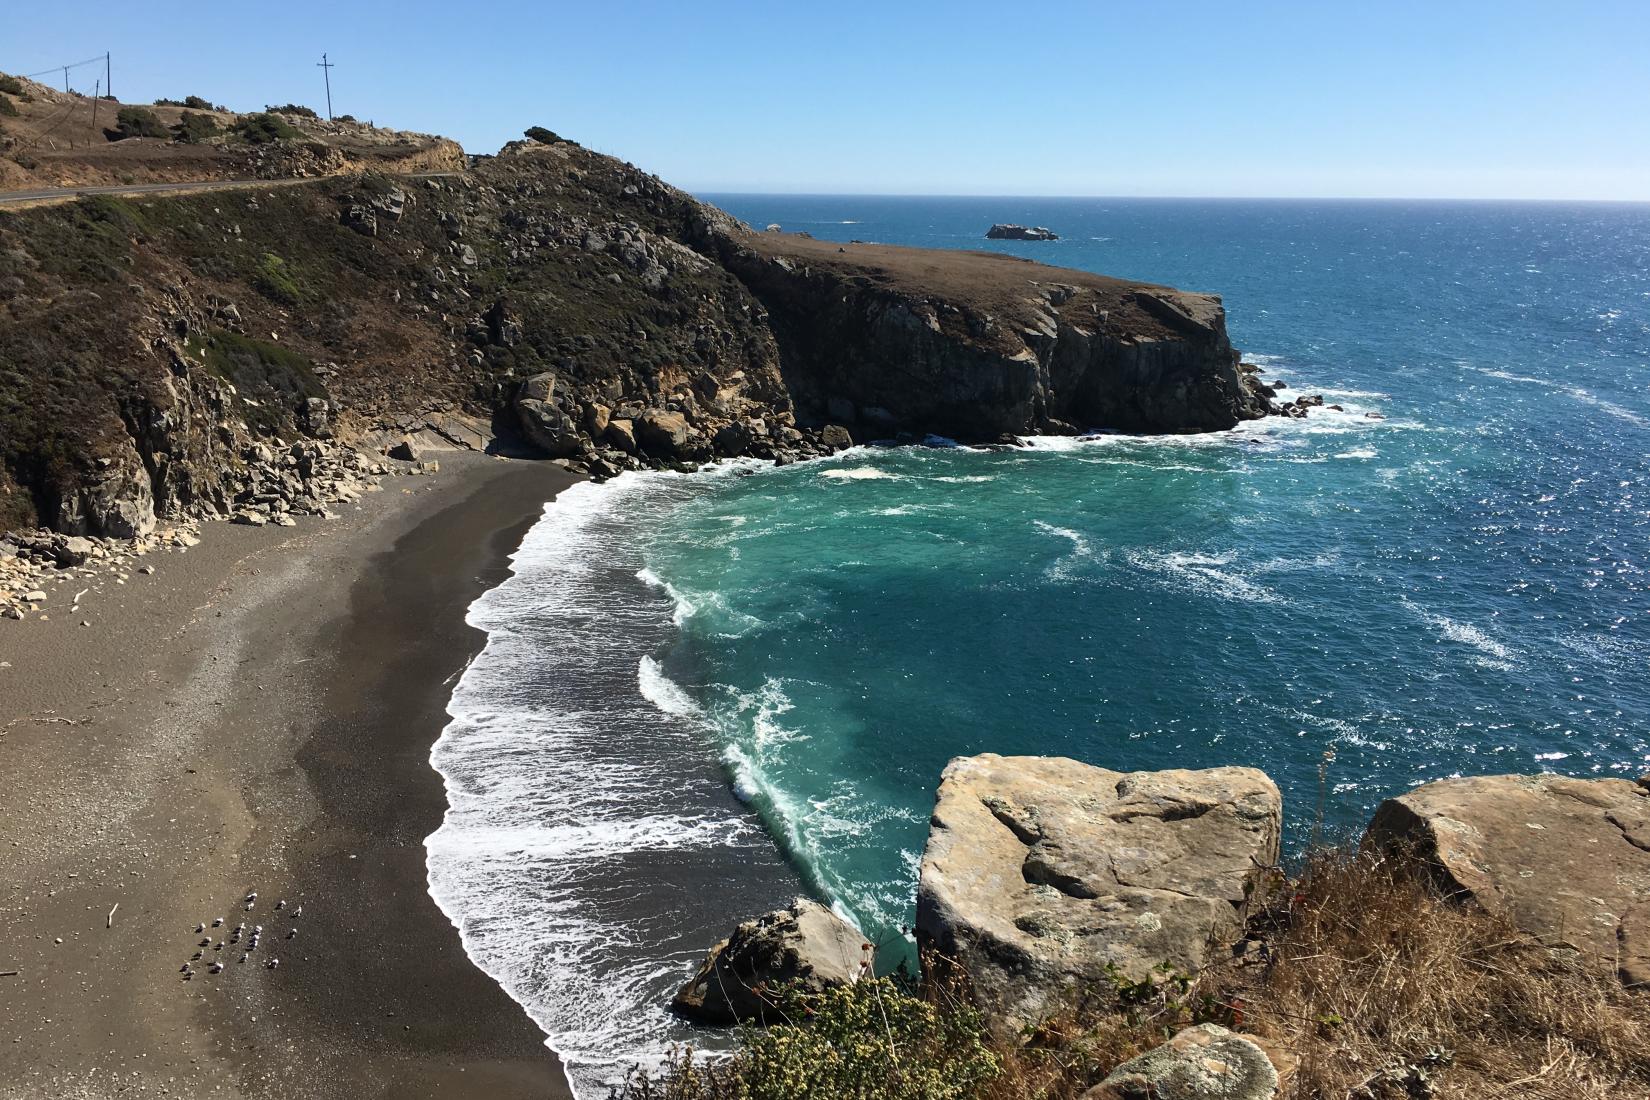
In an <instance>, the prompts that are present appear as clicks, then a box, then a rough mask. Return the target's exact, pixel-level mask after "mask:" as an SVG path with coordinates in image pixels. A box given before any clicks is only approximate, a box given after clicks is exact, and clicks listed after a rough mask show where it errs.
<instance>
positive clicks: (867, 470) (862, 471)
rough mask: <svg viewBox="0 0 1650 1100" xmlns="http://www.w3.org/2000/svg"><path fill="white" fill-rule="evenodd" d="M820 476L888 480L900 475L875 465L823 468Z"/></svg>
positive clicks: (852, 479)
mask: <svg viewBox="0 0 1650 1100" xmlns="http://www.w3.org/2000/svg"><path fill="white" fill-rule="evenodd" d="M819 476H820V477H828V478H831V479H833V480H835V481H887V480H892V479H895V478H897V477H899V475H898V474H891V473H889V472H888V471H887V470H879V469H877V468H876V467H875V466H855V467H853V468H851V469H847V470H821V471H819Z"/></svg>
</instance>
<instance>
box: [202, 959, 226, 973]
mask: <svg viewBox="0 0 1650 1100" xmlns="http://www.w3.org/2000/svg"><path fill="white" fill-rule="evenodd" d="M206 969H208V970H210V971H211V972H212V973H214V974H221V973H222V972H223V963H221V962H215V963H213V964H212V965H211V966H209V967H207V968H206Z"/></svg>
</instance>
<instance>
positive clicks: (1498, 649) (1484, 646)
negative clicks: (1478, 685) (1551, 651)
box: [1401, 597, 1517, 672]
mask: <svg viewBox="0 0 1650 1100" xmlns="http://www.w3.org/2000/svg"><path fill="white" fill-rule="evenodd" d="M1401 602H1402V603H1403V605H1404V607H1405V608H1407V609H1408V610H1409V611H1410V612H1411V613H1413V614H1414V615H1415V616H1416V617H1417V618H1419V619H1421V620H1422V621H1423V622H1425V623H1427V624H1428V625H1430V626H1431V627H1433V629H1435V630H1437V631H1438V633H1439V634H1440V635H1441V636H1442V637H1443V638H1445V639H1446V640H1448V641H1451V642H1455V643H1457V644H1459V645H1464V646H1466V647H1468V648H1469V649H1474V650H1477V651H1478V652H1477V654H1476V656H1474V658H1473V663H1474V664H1478V665H1481V666H1483V667H1485V668H1492V669H1496V670H1498V671H1502V672H1505V671H1508V670H1510V669H1511V668H1512V667H1513V662H1514V660H1515V659H1516V657H1517V654H1516V653H1515V652H1514V650H1513V649H1512V647H1511V646H1508V645H1505V644H1503V643H1501V642H1498V641H1496V640H1495V639H1494V638H1492V637H1491V636H1490V635H1489V634H1487V633H1485V632H1484V631H1483V630H1481V629H1479V628H1478V627H1476V626H1473V625H1472V624H1471V623H1462V622H1456V621H1455V620H1454V619H1451V618H1450V617H1449V616H1447V615H1440V614H1438V613H1437V612H1434V611H1428V610H1427V609H1426V608H1424V607H1422V606H1420V605H1419V604H1417V603H1415V602H1414V601H1413V600H1410V599H1408V598H1407V597H1405V598H1402V600H1401Z"/></svg>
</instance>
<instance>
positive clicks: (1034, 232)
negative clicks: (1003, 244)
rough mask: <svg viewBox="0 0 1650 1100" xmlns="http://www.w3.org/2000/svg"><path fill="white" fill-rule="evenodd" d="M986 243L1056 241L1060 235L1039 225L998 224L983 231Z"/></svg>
mask: <svg viewBox="0 0 1650 1100" xmlns="http://www.w3.org/2000/svg"><path fill="white" fill-rule="evenodd" d="M985 237H986V240H988V241H1057V240H1059V239H1060V234H1058V233H1056V232H1055V231H1054V230H1052V229H1049V228H1047V227H1046V226H1041V225H1015V224H1013V223H1012V222H998V223H997V224H996V225H994V226H992V227H991V228H990V229H988V230H986V231H985Z"/></svg>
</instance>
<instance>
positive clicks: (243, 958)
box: [241, 951, 250, 962]
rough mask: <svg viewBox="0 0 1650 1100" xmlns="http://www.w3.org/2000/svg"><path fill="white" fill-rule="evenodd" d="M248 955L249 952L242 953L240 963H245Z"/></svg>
mask: <svg viewBox="0 0 1650 1100" xmlns="http://www.w3.org/2000/svg"><path fill="white" fill-rule="evenodd" d="M248 954H250V952H247V951H242V952H241V962H245V961H246V957H247V955H248Z"/></svg>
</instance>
